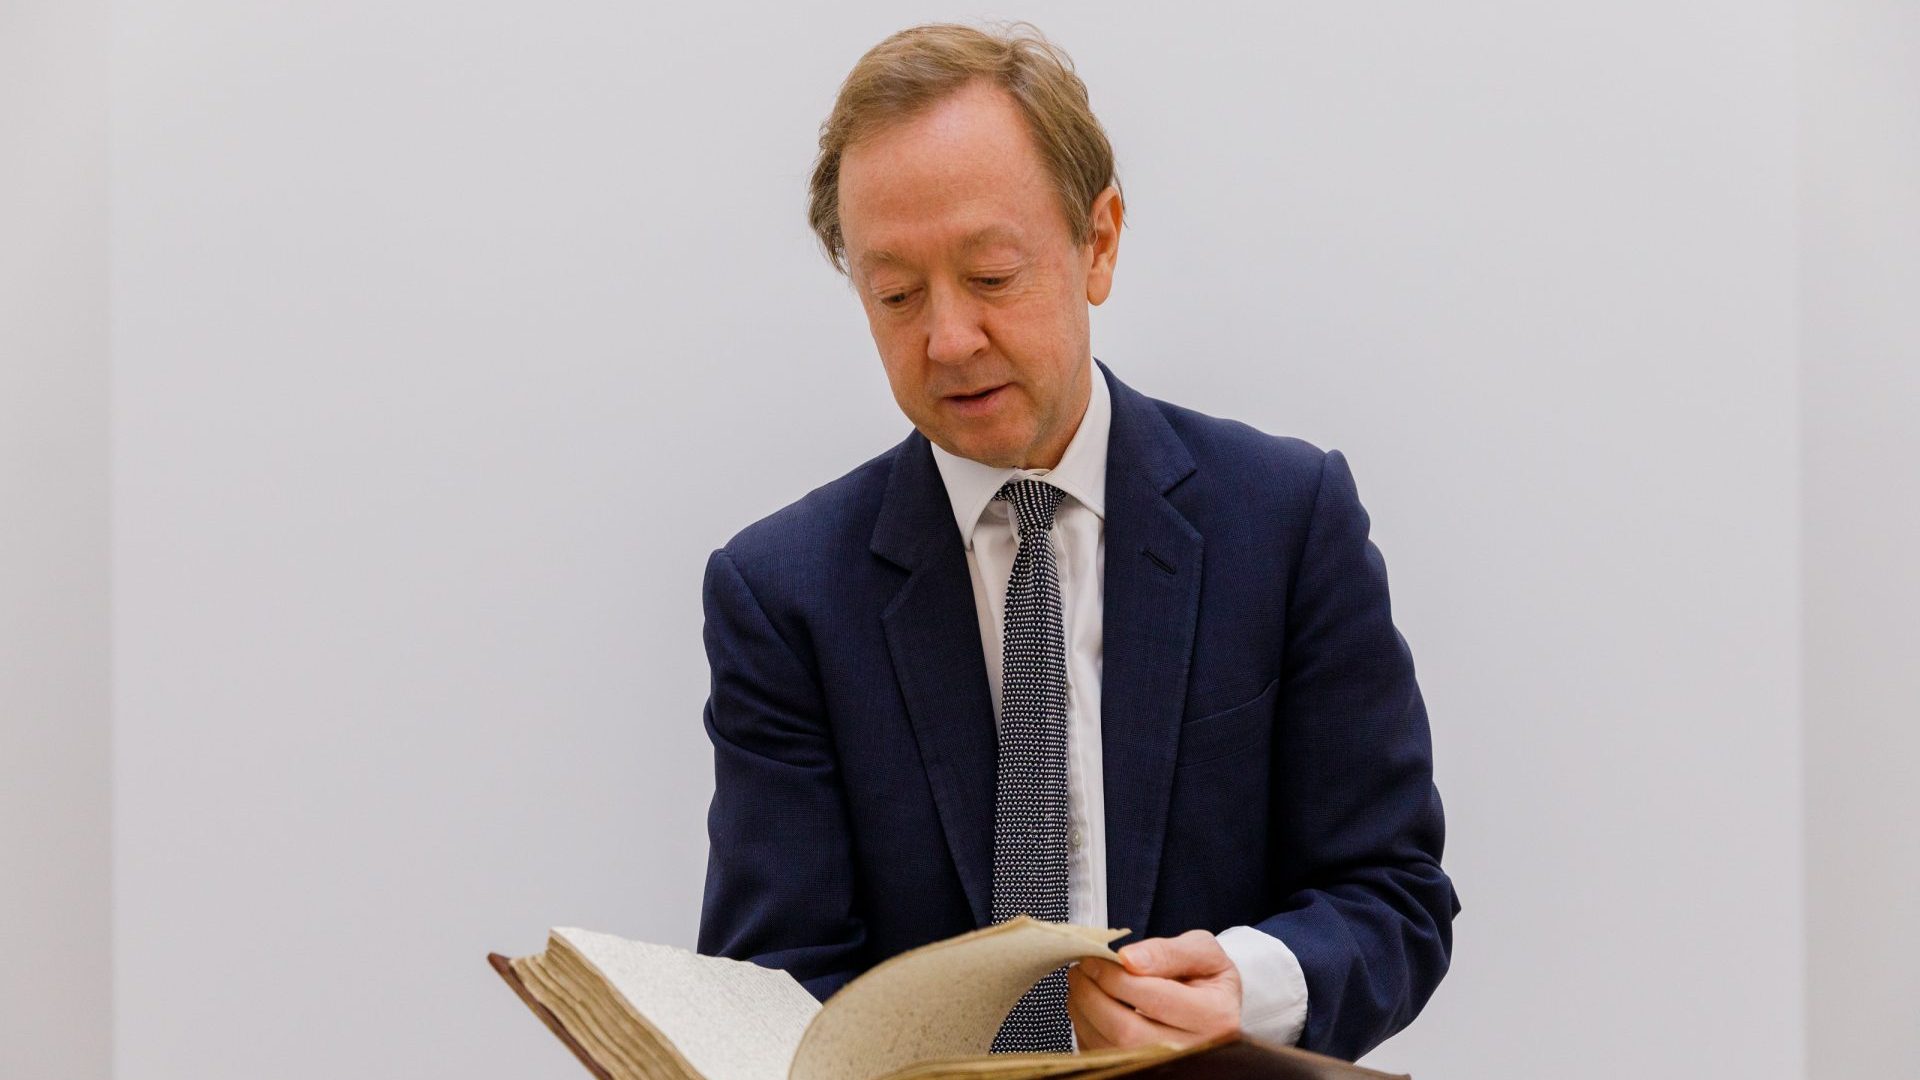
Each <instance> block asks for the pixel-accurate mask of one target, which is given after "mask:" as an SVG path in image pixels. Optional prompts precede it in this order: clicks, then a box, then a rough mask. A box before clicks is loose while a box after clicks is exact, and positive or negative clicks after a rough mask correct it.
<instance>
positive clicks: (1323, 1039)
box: [1256, 450, 1460, 1061]
mask: <svg viewBox="0 0 1920 1080" xmlns="http://www.w3.org/2000/svg"><path fill="white" fill-rule="evenodd" d="M1369 525H1370V523H1369V520H1368V517H1367V512H1366V510H1365V509H1363V508H1362V507H1361V505H1360V498H1359V494H1358V492H1357V491H1356V490H1355V487H1354V481H1353V475H1352V473H1351V472H1350V471H1349V470H1348V468H1347V462H1346V458H1345V457H1343V456H1342V455H1341V453H1340V452H1339V451H1338V450H1333V451H1329V452H1328V453H1327V454H1326V456H1325V458H1324V459H1323V460H1322V462H1321V476H1320V485H1319V490H1318V492H1317V494H1316V495H1315V498H1314V508H1313V517H1312V521H1311V523H1310V524H1309V526H1308V530H1307V535H1306V540H1305V542H1304V546H1303V551H1302V554H1301V557H1300V562H1299V564H1298V566H1297V568H1296V570H1295V579H1294V584H1293V588H1292V589H1291V590H1290V592H1289V600H1288V608H1289V610H1288V630H1287V656H1286V660H1285V663H1284V665H1283V667H1282V675H1281V685H1282V692H1283V693H1282V699H1281V702H1280V706H1279V708H1280V712H1279V715H1278V716H1277V717H1276V718H1275V723H1274V729H1273V732H1274V746H1273V766H1274V769H1275V770H1276V774H1275V777H1274V791H1275V794H1274V796H1273V798H1274V805H1273V812H1272V817H1271V820H1272V822H1273V827H1274V829H1276V830H1277V833H1278V835H1277V836H1276V837H1275V838H1274V844H1273V847H1272V849H1271V850H1272V851H1274V852H1275V855H1274V858H1275V859H1276V860H1277V861H1278V863H1279V865H1278V866H1277V867H1276V868H1275V869H1276V870H1277V877H1276V880H1278V881H1282V882H1291V883H1293V884H1294V886H1295V891H1293V892H1292V893H1291V895H1289V896H1288V897H1287V898H1286V900H1285V903H1284V908H1283V910H1282V911H1280V912H1279V913H1278V914H1276V915H1274V916H1272V917H1270V918H1267V919H1264V920H1262V921H1261V922H1259V923H1258V924H1257V925H1256V929H1259V930H1263V931H1265V932H1267V933H1269V934H1272V935H1273V936H1275V937H1277V938H1279V939H1280V940H1281V942H1283V943H1284V944H1285V945H1286V946H1287V947H1288V948H1290V949H1291V950H1293V953H1294V955H1295V956H1296V957H1297V958H1298V959H1299V961H1300V965H1301V967H1302V969H1303V970H1304V972H1305V974H1306V982H1307V1018H1306V1027H1305V1029H1304V1031H1303V1032H1302V1033H1301V1038H1300V1045H1301V1046H1302V1047H1304V1048H1306V1049H1309V1050H1315V1051H1319V1052H1321V1053H1326V1054H1332V1055H1334V1056H1337V1057H1342V1058H1345V1059H1347V1060H1350V1061H1351V1060H1353V1059H1356V1058H1358V1057H1360V1056H1361V1055H1363V1054H1365V1053H1366V1052H1367V1051H1369V1050H1371V1049H1373V1048H1374V1047H1375V1046H1377V1045H1379V1044H1380V1043H1381V1042H1383V1041H1385V1040H1386V1039H1387V1038H1388V1037H1389V1036H1391V1035H1392V1034H1394V1033H1395V1032H1397V1031H1399V1030H1400V1029H1401V1028H1403V1027H1405V1026H1406V1025H1407V1024H1408V1023H1410V1022H1411V1021H1412V1020H1413V1018H1414V1016H1415V1015H1417V1014H1418V1013H1419V1011H1420V1009H1421V1008H1422V1007H1423V1006H1424V1005H1425V1004H1426V1002H1427V999H1428V998H1429V997H1430V996H1431V995H1432V994H1433V991H1434V988H1435V987H1436V986H1438V985H1439V983H1440V979H1441V977H1442V976H1443V975H1445V974H1446V971H1447V966H1448V963H1449V961H1450V958H1451V954H1452V948H1453V931H1452V925H1453V917H1454V916H1455V915H1457V914H1458V913H1459V911H1460V902H1459V899H1458V897H1457V896H1456V894H1455V893H1454V889H1453V883H1452V882H1451V881H1450V880H1449V879H1448V877H1447V875H1446V873H1445V872H1444V871H1442V870H1441V868H1440V851H1441V846H1442V844H1443V841H1444V838H1445V825H1444V821H1443V817H1442V813H1441V805H1440V795H1439V792H1438V791H1437V790H1436V789H1435V787H1434V784H1433V757H1432V746H1431V738H1430V735H1429V732H1428V728H1427V713H1426V706H1425V704H1424V703H1423V702H1422V700H1421V696H1420V688H1419V686H1418V685H1416V684H1415V682H1414V672H1413V657H1412V654H1411V653H1410V652H1409V651H1408V649H1407V643H1406V641H1405V639H1404V638H1402V637H1401V636H1400V633H1399V631H1398V630H1396V629H1395V628H1394V625H1393V620H1392V615H1391V612H1390V609H1389V604H1388V597H1387V569H1386V563H1385V561H1384V560H1383V559H1382V557H1381V555H1380V550H1379V548H1377V547H1376V546H1375V545H1374V544H1373V542H1372V541H1371V540H1370V539H1369V538H1368V529H1369Z"/></svg>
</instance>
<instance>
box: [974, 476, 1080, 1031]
mask: <svg viewBox="0 0 1920 1080" xmlns="http://www.w3.org/2000/svg"><path fill="white" fill-rule="evenodd" d="M1062 494H1063V493H1062V492H1061V490H1060V489H1059V488H1057V487H1054V486H1052V485H1050V484H1045V483H1042V482H1040V481H1038V480H1010V481H1008V482H1007V483H1006V485H1005V486H1003V487H1002V488H1001V489H1000V491H999V493H998V494H996V495H995V496H994V498H996V499H1004V500H1006V501H1007V503H1008V504H1009V505H1011V506H1012V507H1013V513H1014V521H1015V522H1016V523H1017V524H1018V527H1019V536H1020V547H1019V550H1018V551H1017V552H1016V553H1015V554H1014V557H1013V574H1012V576H1010V577H1009V578H1008V579H1007V602H1006V621H1005V624H1004V633H1003V635H1002V639H1001V657H1002V663H1001V669H1000V671H1001V676H1000V744H999V762H998V766H997V771H996V784H995V789H994V802H993V921H994V922H996V923H1000V922H1005V921H1006V920H1008V919H1011V918H1013V917H1014V916H1015V915H1031V916H1033V917H1034V918H1036V919H1043V920H1046V921H1048V922H1066V921H1067V648H1066V633H1065V629H1064V626H1063V623H1062V620H1061V615H1060V574H1059V570H1058V567H1057V566H1056V564H1055V561H1054V557H1053V544H1052V543H1051V541H1050V540H1049V533H1050V532H1051V530H1052V528H1053V513H1054V511H1055V510H1056V509H1058V508H1059V506H1060V497H1061V495H1062ZM993 1049H994V1051H995V1052H1001V1051H1018V1050H1027V1051H1031V1050H1051V1051H1058V1052H1063V1053H1064V1052H1066V1051H1070V1050H1072V1049H1073V1024H1072V1021H1070V1020H1069V1019H1068V1018H1067V969H1066V967H1064V966H1062V967H1060V968H1057V969H1055V970H1054V971H1052V972H1050V973H1049V974H1047V975H1046V977H1044V978H1042V979H1041V980H1040V981H1039V982H1038V983H1036V984H1034V986H1033V988H1032V989H1031V990H1028V991H1027V993H1026V994H1025V996H1023V997H1021V999H1020V1001H1019V1002H1018V1003H1017V1004H1015V1005H1014V1007H1013V1011H1012V1012H1011V1013H1008V1014H1007V1018H1006V1021H1005V1022H1004V1023H1002V1024H1001V1025H1000V1032H999V1034H998V1035H996V1036H995V1037H994V1040H993Z"/></svg>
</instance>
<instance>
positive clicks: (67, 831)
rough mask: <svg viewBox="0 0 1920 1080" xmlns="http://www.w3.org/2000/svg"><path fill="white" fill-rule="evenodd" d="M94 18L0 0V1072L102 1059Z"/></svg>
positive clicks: (103, 451)
mask: <svg viewBox="0 0 1920 1080" xmlns="http://www.w3.org/2000/svg"><path fill="white" fill-rule="evenodd" d="M106 19H107V5H106V4H105V3H96V2H82V0H66V2H63V3H59V4H44V3H42V4H30V3H0V956H4V957H5V962H4V963H0V1076H4V1077H9V1078H11V1077H59V1078H61V1080H105V1077H106V1076H107V1074H108V1067H109V1065H110V1053H109V1047H108V1037H109V1034H110V1023H109V1018H108V1008H109V1006H110V1005H111V997H112V995H111V984H110V979H111V975H112V943H111V940H110V938H109V933H110V930H111V921H110V919H109V916H108V903H109V896H110V893H111V887H110V881H109V874H110V873H111V869H112V865H111V857H110V853H109V817H108V814H109V795H108V770H109V750H108V735H109V731H108V675H107V634H108V602H107V601H108V579H107V558H108V553H107V539H108V538H107V520H108V519H107V451H108V447H107V352H108V343H107V215H106V209H107V35H106Z"/></svg>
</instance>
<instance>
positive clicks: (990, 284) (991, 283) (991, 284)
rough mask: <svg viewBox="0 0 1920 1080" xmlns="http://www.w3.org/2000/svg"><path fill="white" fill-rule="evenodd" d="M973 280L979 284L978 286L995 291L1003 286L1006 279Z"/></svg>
mask: <svg viewBox="0 0 1920 1080" xmlns="http://www.w3.org/2000/svg"><path fill="white" fill-rule="evenodd" d="M973 280H975V281H977V282H979V283H980V284H982V285H984V286H986V287H987V288H989V289H997V288H999V287H1000V286H1001V285H1003V284H1005V283H1006V280H1007V279H1006V278H1004V277H977V278H974V279H973Z"/></svg>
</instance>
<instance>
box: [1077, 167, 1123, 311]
mask: <svg viewBox="0 0 1920 1080" xmlns="http://www.w3.org/2000/svg"><path fill="white" fill-rule="evenodd" d="M1125 213H1126V208H1125V206H1123V205H1122V203H1121V201H1120V189H1119V188H1117V187H1114V186H1113V185H1111V184H1109V185H1107V188H1106V190H1104V191H1102V192H1101V193H1100V194H1099V195H1098V196H1096V197H1095V198H1094V200H1093V209H1092V210H1091V211H1090V212H1089V214H1088V216H1089V217H1090V218H1091V220H1090V221H1089V222H1088V226H1089V228H1090V229H1091V235H1090V236H1088V238H1087V246H1086V248H1085V249H1084V250H1085V251H1086V253H1087V260H1088V262H1087V303H1089V304H1092V305H1094V306H1095V307H1098V306H1100V305H1101V304H1103V303H1105V302H1106V299H1107V294H1109V293H1111V292H1113V267H1114V264H1115V263H1117V262H1119V261H1120V222H1121V219H1122V218H1123V217H1124V215H1125Z"/></svg>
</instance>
